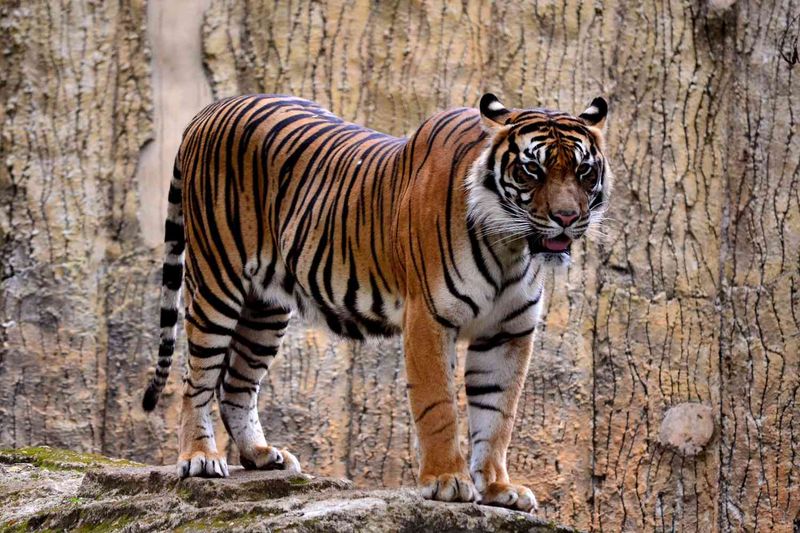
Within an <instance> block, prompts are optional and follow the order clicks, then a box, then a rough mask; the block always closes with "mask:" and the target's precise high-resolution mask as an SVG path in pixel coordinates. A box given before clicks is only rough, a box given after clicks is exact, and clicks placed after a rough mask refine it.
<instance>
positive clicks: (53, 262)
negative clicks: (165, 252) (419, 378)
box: [0, 0, 800, 532]
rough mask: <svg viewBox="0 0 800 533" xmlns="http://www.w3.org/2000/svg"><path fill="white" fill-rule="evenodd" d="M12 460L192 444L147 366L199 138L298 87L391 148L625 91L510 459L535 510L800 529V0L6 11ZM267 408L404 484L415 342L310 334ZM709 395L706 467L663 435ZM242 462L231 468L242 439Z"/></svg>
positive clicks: (557, 291)
mask: <svg viewBox="0 0 800 533" xmlns="http://www.w3.org/2000/svg"><path fill="white" fill-rule="evenodd" d="M0 34H2V35H3V37H2V41H0V163H1V164H0V250H2V255H1V257H0V287H2V290H1V291H0V445H2V446H24V445H29V444H50V445H54V446H65V447H70V448H73V449H76V450H91V451H97V452H102V453H105V454H110V455H115V456H121V457H127V458H131V459H136V460H143V461H152V462H171V461H172V460H173V459H174V456H175V453H176V451H175V449H176V442H175V435H174V429H175V421H176V407H177V406H176V399H177V396H176V394H175V391H176V390H177V387H176V385H175V382H176V381H177V379H176V377H177V372H175V373H174V374H173V379H172V380H171V386H170V390H171V391H172V394H170V395H168V396H167V397H166V398H165V400H166V401H164V402H163V404H164V405H163V406H162V408H161V410H159V411H157V412H156V415H154V416H150V417H146V416H145V415H144V413H142V411H141V410H140V409H139V400H140V393H141V390H142V387H143V385H144V383H145V380H146V377H147V374H148V372H149V370H150V367H151V365H152V362H153V357H154V354H155V351H156V342H157V341H156V334H157V307H158V303H157V302H158V291H159V285H160V283H159V277H160V274H159V264H160V257H161V247H160V246H159V245H158V243H159V242H160V240H161V218H162V216H163V213H164V211H165V196H166V184H167V183H168V179H169V178H168V176H169V172H168V170H167V169H168V167H169V164H170V160H171V158H172V152H173V150H174V146H175V145H176V143H177V140H178V139H177V137H178V135H179V132H180V130H181V128H182V127H183V125H184V123H185V122H186V121H187V120H188V118H189V117H191V116H192V114H193V113H194V112H196V111H197V110H199V108H200V107H202V105H203V104H204V103H205V102H207V101H210V99H211V98H214V97H221V96H226V95H231V94H237V93H245V92H282V93H292V94H297V95H301V96H304V97H307V98H312V99H316V100H318V101H319V102H321V103H322V104H324V105H326V106H328V107H330V108H331V109H332V110H333V111H334V112H336V113H338V114H340V115H342V116H344V117H346V118H347V119H350V120H355V121H359V122H361V123H364V124H366V125H369V126H371V127H374V128H377V129H381V130H383V131H387V132H390V133H394V134H405V133H409V132H411V131H413V129H414V127H415V125H417V124H418V123H419V122H420V121H421V120H422V119H423V118H424V117H425V116H427V115H428V114H430V113H432V112H433V111H435V110H437V109H440V108H444V107H447V106H455V105H474V104H475V103H476V101H477V99H478V98H479V96H480V94H481V93H482V92H483V91H487V90H491V91H493V92H496V93H497V94H499V95H501V96H502V97H503V99H504V101H505V102H506V103H507V104H508V105H514V106H534V105H546V106H551V107H557V108H561V109H565V110H570V111H580V110H581V109H583V107H585V105H586V103H588V102H589V101H590V100H591V98H593V97H594V96H597V95H600V94H602V95H604V96H605V97H606V98H607V99H608V100H609V101H610V103H611V116H610V122H609V132H608V140H609V147H610V153H611V157H612V161H613V166H614V168H615V170H616V174H617V183H616V191H615V195H614V198H613V207H612V209H611V212H610V213H609V220H608V222H607V225H606V226H605V230H604V232H605V233H606V235H607V237H606V238H605V242H604V243H602V244H598V243H592V244H589V245H585V246H584V245H581V246H580V247H579V249H578V250H577V253H575V254H574V263H573V266H572V267H571V268H570V269H569V271H568V272H562V273H558V274H557V275H556V276H555V279H554V280H552V281H551V286H552V288H553V291H552V296H551V297H550V298H549V303H548V315H547V321H546V325H545V327H544V328H543V329H542V331H541V333H540V335H539V340H538V341H537V346H536V355H535V357H534V362H533V364H532V367H531V371H530V375H529V376H528V381H527V386H526V389H525V395H524V398H523V400H522V402H521V407H520V412H519V423H518V430H517V432H516V436H515V438H514V441H513V444H512V450H511V451H510V454H509V462H510V465H511V470H512V471H513V472H514V473H515V475H516V476H517V479H519V480H523V481H526V482H528V483H529V484H530V485H531V486H532V487H533V488H534V490H535V491H536V492H537V494H538V496H539V498H540V501H541V503H542V504H543V505H542V514H543V515H544V516H546V517H548V518H552V519H553V520H556V521H559V522H563V523H567V524H572V525H575V526H579V527H582V528H592V529H594V530H597V531H619V530H626V531H641V530H647V531H650V530H659V531H662V530H669V531H697V530H701V531H704V532H705V531H741V530H746V531H756V530H758V531H772V530H774V531H791V530H792V528H793V524H794V527H795V528H798V527H800V525H798V524H800V519H798V513H800V488H798V487H800V470H799V469H800V411H798V390H800V353H799V352H800V350H799V348H800V189H799V188H798V179H800V139H799V138H798V137H799V135H798V131H797V120H798V119H799V118H800V117H799V116H798V114H800V84H799V83H798V81H797V79H796V78H797V76H798V75H800V67H796V66H795V67H794V68H793V65H792V64H791V63H792V59H793V52H794V54H796V52H795V50H796V48H795V47H796V46H797V36H798V35H800V2H798V1H797V0H767V1H764V2H746V1H736V0H714V1H711V2H709V1H708V0H696V1H686V2H681V1H675V0H672V1H669V0H667V1H664V2H645V3H639V2H634V1H631V0H608V1H606V0H596V1H594V2H577V1H575V0H563V1H562V2H551V1H548V2H536V3H533V2H523V1H517V2H500V3H497V4H496V5H495V3H493V2H490V1H488V0H482V1H480V0H476V1H472V0H464V1H460V2H459V1H444V0H415V1H410V0H389V1H386V2H384V1H380V2H368V1H366V0H329V1H313V2H300V1H294V2H283V1H276V2H255V1H233V0H203V1H202V2H198V1H191V0H175V1H173V0H170V1H167V0H151V2H150V3H149V5H148V4H147V3H146V2H145V1H144V0H133V1H118V2H98V1H89V0H83V1H78V0H76V1H73V2H48V1H44V0H38V1H30V2H29V1H22V0H3V1H2V2H0ZM283 354H284V358H283V360H282V361H279V362H278V363H276V366H275V367H274V372H273V373H272V374H271V375H270V377H269V381H268V382H267V383H266V384H265V388H264V392H263V396H264V398H263V413H262V416H263V419H264V422H265V425H266V427H268V428H270V430H271V431H272V435H273V439H274V440H275V441H276V442H278V443H286V444H291V445H292V446H293V447H294V449H296V450H297V451H298V452H299V455H300V457H301V461H302V462H303V464H304V466H305V468H306V469H307V470H308V471H310V472H316V473H327V474H334V475H341V476H347V477H350V478H352V479H354V480H355V481H356V482H357V483H358V484H359V485H361V486H365V487H372V486H381V485H385V486H395V485H399V484H411V483H413V477H414V470H413V464H412V463H413V455H414V452H413V436H412V434H411V430H410V421H409V417H408V414H407V412H406V402H405V397H404V394H405V389H404V375H403V365H402V353H401V350H400V349H399V344H398V343H397V342H381V343H376V344H370V345H364V346H353V345H347V344H339V343H336V342H333V341H332V340H331V339H329V338H328V337H327V336H326V335H325V334H324V333H321V332H318V331H312V330H308V329H305V328H303V327H300V326H298V327H295V328H294V329H293V331H292V333H291V335H290V338H289V342H287V345H286V346H285V348H284V350H283ZM682 402H701V403H703V404H706V405H708V406H710V407H711V409H712V412H713V413H714V417H715V424H716V430H715V433H714V436H713V438H712V441H711V442H710V444H709V445H708V446H707V447H706V448H705V450H704V451H702V452H701V453H700V454H699V455H698V456H696V457H684V456H682V455H680V454H677V453H675V452H673V451H670V450H668V449H666V448H664V447H663V446H662V445H660V444H659V438H658V437H659V426H660V423H661V420H662V418H663V414H664V412H665V411H666V409H668V408H669V407H671V406H673V405H677V404H680V403H682ZM231 457H232V458H234V457H235V453H234V452H233V451H231Z"/></svg>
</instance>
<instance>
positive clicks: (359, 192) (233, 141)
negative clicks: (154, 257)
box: [178, 95, 483, 339]
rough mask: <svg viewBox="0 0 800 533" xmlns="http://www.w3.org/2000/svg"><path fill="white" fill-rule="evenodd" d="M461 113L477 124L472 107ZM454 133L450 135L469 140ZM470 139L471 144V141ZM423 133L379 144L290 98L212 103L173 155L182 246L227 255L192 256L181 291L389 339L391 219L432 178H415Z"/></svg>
mask: <svg viewBox="0 0 800 533" xmlns="http://www.w3.org/2000/svg"><path fill="white" fill-rule="evenodd" d="M461 115H465V116H466V117H468V121H467V125H468V126H472V127H475V126H477V124H478V122H479V118H478V115H477V113H475V112H474V111H473V110H467V109H463V110H459V111H458V113H457V115H456V116H457V117H458V118H463V117H461ZM452 118H453V117H450V119H451V120H452ZM437 126H438V127H439V128H440V129H439V130H438V131H437V130H436V129H435V128H436V127H437ZM457 126H458V124H451V125H450V128H453V127H456V128H457ZM463 126H464V124H461V127H462V130H463V131H462V132H461V135H460V136H459V137H463V135H464V133H465V132H467V131H469V130H468V128H464V127H463ZM429 128H430V131H432V133H433V136H436V135H441V134H442V133H444V134H447V133H450V131H449V130H446V131H444V132H443V131H441V130H442V129H445V128H447V124H444V123H438V121H437V120H436V118H434V119H432V120H431V124H430V127H429ZM472 133H473V137H474V138H472V139H469V140H470V141H472V142H474V141H475V138H481V137H482V135H483V132H482V131H481V130H480V129H479V128H477V129H476V131H474V132H472ZM430 136H431V135H430V134H428V131H427V130H426V129H425V128H422V129H421V130H420V132H419V133H418V134H417V135H415V137H413V138H412V139H411V140H407V139H400V138H396V137H391V136H389V135H386V134H383V133H379V132H376V131H373V130H370V129H367V128H364V127H362V126H358V125H355V124H352V123H348V122H345V121H343V120H342V119H340V118H338V117H336V116H335V115H332V114H331V113H329V112H328V111H326V110H324V109H322V108H320V107H319V106H317V105H316V104H314V103H312V102H309V101H306V100H301V99H297V98H291V97H281V96H264V95H254V96H247V97H237V98H232V99H228V100H224V101H222V102H218V103H216V104H213V105H212V106H210V107H209V108H208V109H207V110H205V111H203V112H202V113H200V114H199V115H198V116H197V117H196V118H195V120H193V121H192V123H191V124H190V125H189V127H188V128H187V130H186V132H185V135H184V140H183V143H182V146H181V149H180V152H179V155H178V165H179V167H180V168H181V169H182V175H183V179H184V185H183V189H184V195H185V196H184V198H188V199H189V200H190V201H187V203H186V206H185V208H184V217H185V221H186V236H187V244H186V245H187V247H188V248H189V249H194V248H198V249H214V248H216V249H221V250H235V251H236V252H237V253H234V254H230V255H229V256H227V257H226V256H224V255H223V254H213V255H211V256H209V255H208V254H198V256H199V257H197V259H196V260H195V261H187V272H186V274H187V284H189V285H190V286H196V285H197V283H196V282H195V279H196V278H201V277H202V278H203V282H204V283H206V282H208V281H211V284H213V285H215V286H216V287H223V286H224V287H227V288H228V289H229V290H228V291H225V292H226V295H227V296H228V298H229V301H225V300H224V299H223V300H224V303H225V304H226V305H228V306H230V307H232V306H233V304H237V303H238V304H240V305H241V304H243V303H244V300H246V299H247V298H249V297H257V298H260V299H262V300H265V301H269V302H272V303H276V304H281V305H283V306H285V307H287V308H292V309H296V310H297V311H298V312H300V313H301V314H303V315H305V316H307V317H308V318H310V319H311V320H312V321H319V322H322V323H324V324H326V325H327V326H328V327H329V328H330V329H331V330H332V331H333V332H334V333H337V334H339V335H341V336H343V337H348V338H354V339H363V338H364V337H366V336H371V335H392V334H396V333H398V332H399V331H400V329H401V327H402V316H403V300H404V296H405V295H404V291H405V281H404V280H403V274H404V268H403V266H402V265H401V263H402V261H401V260H400V257H398V252H399V253H401V254H402V246H403V245H404V244H406V243H404V242H402V236H401V235H399V233H401V232H402V231H403V230H404V231H408V228H407V226H408V225H409V224H410V221H409V220H407V217H405V219H404V220H401V219H402V218H403V217H401V216H400V215H401V210H402V206H403V203H404V201H405V202H407V201H408V199H409V198H408V194H407V193H408V189H409V187H410V186H411V185H412V184H413V183H415V182H416V181H419V182H422V181H424V180H425V179H430V177H434V178H435V177H438V176H441V174H440V173H436V172H430V173H428V172H425V171H424V166H425V165H430V164H432V161H431V157H432V156H433V157H438V158H439V159H441V154H431V153H429V150H431V147H430V145H429V144H428V137H430ZM452 140H454V139H453V137H452V136H451V137H450V138H449V139H448V141H452ZM415 149H416V150H415ZM410 171H411V172H410ZM404 176H405V177H404ZM453 185H454V184H452V183H448V182H446V181H443V182H442V183H441V184H439V185H438V186H434V187H431V186H430V184H427V185H424V186H425V187H426V188H428V189H437V188H438V189H440V190H441V191H444V190H446V189H447V188H448V187H453ZM453 192H455V193H456V194H463V192H462V191H461V190H456V191H450V193H451V194H452V193H453ZM436 200H437V199H436V198H432V197H430V195H428V197H427V198H425V202H426V204H428V205H430V204H431V203H432V202H435V201H436ZM462 203H463V202H462ZM439 204H440V207H441V208H442V209H445V208H446V205H445V202H441V200H440V201H439ZM406 209H408V207H407V206H406ZM451 209H452V208H451ZM402 226H406V227H402ZM398 246H399V247H400V248H401V249H398ZM193 255H194V254H191V253H190V254H188V256H193ZM220 264H223V265H224V266H223V268H220ZM215 269H216V270H219V272H218V273H217V274H216V276H208V275H205V276H204V274H203V273H204V272H208V271H211V270H215ZM209 277H213V278H214V279H212V280H209V279H208V278H209ZM190 290H191V289H190Z"/></svg>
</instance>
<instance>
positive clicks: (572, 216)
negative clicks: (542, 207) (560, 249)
mask: <svg viewBox="0 0 800 533" xmlns="http://www.w3.org/2000/svg"><path fill="white" fill-rule="evenodd" d="M550 218H552V219H553V220H555V221H556V222H557V223H558V225H559V226H561V227H562V228H566V227H567V226H569V225H570V224H572V223H573V222H575V220H577V218H578V212H577V211H564V210H561V211H555V212H553V211H551V212H550Z"/></svg>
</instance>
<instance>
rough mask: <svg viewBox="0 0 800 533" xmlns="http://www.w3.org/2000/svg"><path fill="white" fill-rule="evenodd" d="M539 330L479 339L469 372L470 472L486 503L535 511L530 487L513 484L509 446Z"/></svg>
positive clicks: (470, 355) (470, 357)
mask: <svg viewBox="0 0 800 533" xmlns="http://www.w3.org/2000/svg"><path fill="white" fill-rule="evenodd" d="M532 347H533V334H532V333H528V334H526V335H524V336H522V337H517V338H514V339H512V340H510V341H509V340H508V337H507V336H506V335H504V334H503V333H501V334H499V335H493V336H489V337H486V338H482V339H477V340H475V341H473V342H472V343H471V344H470V346H469V350H468V352H467V364H466V369H465V371H464V382H465V385H466V392H467V402H468V409H469V432H470V442H471V444H472V457H471V460H470V473H471V474H472V480H473V481H474V483H475V487H476V488H477V489H478V491H479V492H480V495H481V503H484V504H489V505H498V506H502V507H509V508H511V509H518V510H521V511H535V510H536V508H537V503H536V498H535V497H534V495H533V492H531V490H530V489H529V488H528V487H525V486H522V485H516V484H513V483H511V481H510V480H509V477H508V471H507V470H506V451H507V450H508V444H509V442H510V441H511V432H512V430H513V429H514V418H515V415H516V412H517V402H518V400H519V397H520V394H521V393H522V387H523V386H524V383H525V376H526V375H527V372H528V362H529V361H530V356H531V349H532Z"/></svg>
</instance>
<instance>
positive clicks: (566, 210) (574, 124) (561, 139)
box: [467, 94, 612, 262]
mask: <svg viewBox="0 0 800 533" xmlns="http://www.w3.org/2000/svg"><path fill="white" fill-rule="evenodd" d="M607 111H608V105H607V104H606V101H605V100H603V99H602V98H595V99H594V100H593V101H592V103H591V105H590V106H589V108H588V109H586V111H584V112H583V113H581V114H580V115H578V116H577V117H575V116H572V115H570V114H568V113H562V112H558V111H551V110H548V109H506V107H505V106H504V105H503V104H502V103H500V101H499V100H498V99H497V97H496V96H494V95H493V94H485V95H484V96H483V98H481V102H480V113H481V119H482V122H483V125H484V127H485V129H486V130H487V131H488V133H489V142H488V143H487V147H486V149H485V150H484V151H483V152H482V153H481V155H480V157H478V159H477V160H476V161H475V163H474V164H473V166H472V168H471V170H470V174H469V177H468V179H467V188H468V203H469V215H470V218H471V220H472V222H473V223H477V224H479V225H480V227H481V231H482V233H483V234H484V235H487V236H489V238H490V239H491V238H492V237H493V236H494V237H495V238H497V239H500V240H503V241H504V242H508V241H513V240H521V239H525V240H527V242H528V245H529V247H530V251H531V253H532V254H546V257H547V258H549V259H556V260H561V261H562V262H566V261H568V259H569V253H570V246H571V245H572V242H573V241H574V240H576V239H579V238H581V237H582V236H583V235H584V234H586V232H587V230H588V229H589V228H591V227H593V226H595V225H597V224H599V223H600V221H601V220H602V218H603V213H604V212H605V210H606V207H607V205H608V199H609V194H610V192H611V181H612V174H611V171H610V169H609V168H608V164H607V162H606V158H605V155H604V153H603V151H604V145H603V131H602V130H603V126H604V123H605V119H606V114H607Z"/></svg>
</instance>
